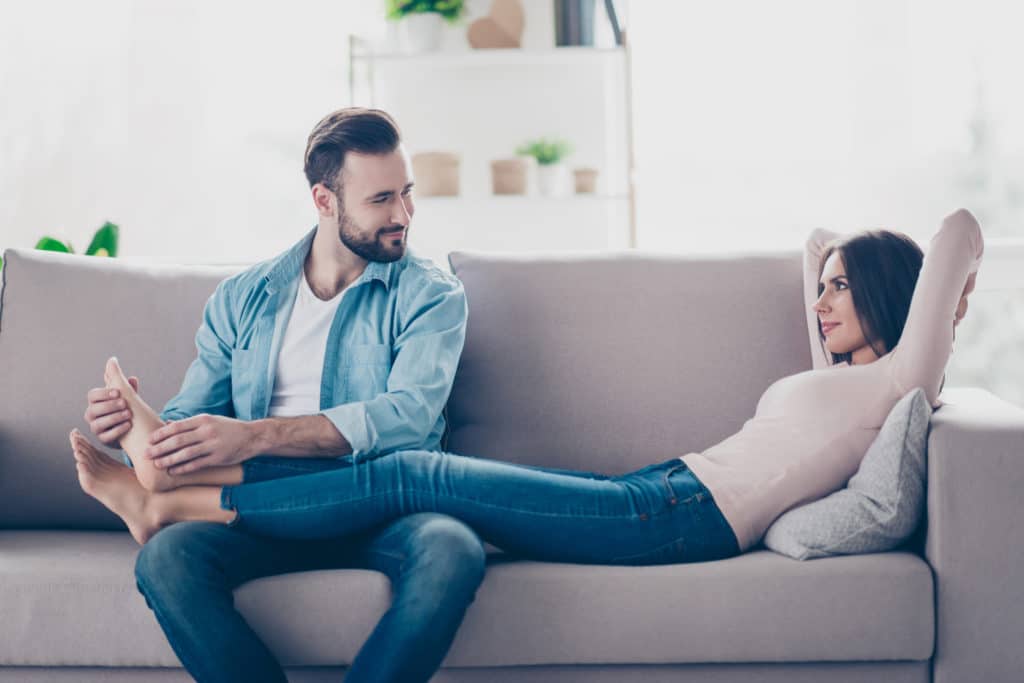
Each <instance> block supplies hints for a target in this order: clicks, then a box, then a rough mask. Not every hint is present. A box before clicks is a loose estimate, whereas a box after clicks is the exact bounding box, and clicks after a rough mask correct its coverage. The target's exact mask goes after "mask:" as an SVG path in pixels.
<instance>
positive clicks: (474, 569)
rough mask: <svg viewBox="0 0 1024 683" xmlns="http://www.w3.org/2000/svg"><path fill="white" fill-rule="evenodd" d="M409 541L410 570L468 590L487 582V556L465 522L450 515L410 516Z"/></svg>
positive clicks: (428, 513) (425, 514)
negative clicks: (464, 586) (462, 585)
mask: <svg viewBox="0 0 1024 683" xmlns="http://www.w3.org/2000/svg"><path fill="white" fill-rule="evenodd" d="M406 521H407V522H408V523H409V524H411V525H412V527H413V528H412V530H411V532H410V535H409V538H408V541H407V542H408V558H409V559H408V562H407V567H408V568H409V569H415V570H416V571H417V572H422V573H423V578H424V579H427V577H428V575H429V577H430V578H432V579H433V580H435V581H437V582H439V583H445V584H447V583H450V582H451V581H453V580H458V581H460V582H462V583H463V584H464V585H466V587H467V588H469V587H472V589H475V588H476V586H477V585H478V584H479V583H480V581H482V580H483V575H484V569H485V566H486V562H487V555H486V553H485V552H484V547H483V543H482V542H481V541H480V538H479V537H478V536H477V535H476V533H475V532H474V531H473V530H472V529H470V528H469V527H468V526H466V524H464V523H463V522H461V521H459V520H457V519H455V518H453V517H448V516H447V515H441V514H436V513H430V512H427V513H420V514H416V515H410V516H409V517H408V518H407V519H406Z"/></svg>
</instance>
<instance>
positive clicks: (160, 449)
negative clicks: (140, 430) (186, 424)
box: [146, 429, 202, 464]
mask: <svg viewBox="0 0 1024 683" xmlns="http://www.w3.org/2000/svg"><path fill="white" fill-rule="evenodd" d="M201 442H202V439H201V438H200V437H199V434H198V433H197V432H196V431H195V430H194V429H193V430H192V431H188V432H185V433H184V434H175V435H174V436H172V437H170V438H167V439H164V440H163V441H161V442H160V443H158V444H156V445H155V446H154V445H150V446H149V447H147V448H146V457H148V458H152V459H154V460H155V459H157V458H162V457H164V456H166V455H168V454H173V453H175V451H180V450H182V449H186V448H188V447H189V446H192V445H194V444H198V443H201ZM171 464H173V463H171Z"/></svg>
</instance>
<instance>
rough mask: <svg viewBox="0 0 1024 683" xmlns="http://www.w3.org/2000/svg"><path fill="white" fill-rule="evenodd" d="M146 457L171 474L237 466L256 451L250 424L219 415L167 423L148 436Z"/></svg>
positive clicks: (195, 416)
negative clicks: (214, 467)
mask: <svg viewBox="0 0 1024 683" xmlns="http://www.w3.org/2000/svg"><path fill="white" fill-rule="evenodd" d="M149 443H150V444H151V445H150V446H149V447H148V448H147V449H146V457H147V458H151V459H152V460H153V463H154V464H155V465H156V466H157V467H158V468H159V469H167V471H168V472H169V473H170V474H174V475H177V474H185V473H186V472H194V471H196V470H198V469H201V468H203V467H213V466H219V465H237V464H238V463H240V462H242V461H243V460H248V459H249V458H251V457H252V456H254V455H257V454H258V453H259V450H258V448H257V446H256V433H255V430H254V429H253V428H252V423H250V422H245V421H243V420H235V419H233V418H230V417H221V416H220V415H207V414H205V413H204V414H201V415H194V416H192V417H189V418H186V419H184V420H179V421H177V422H174V421H172V422H168V423H167V424H165V425H164V426H163V427H161V428H160V429H158V430H156V431H155V432H153V434H152V435H150V437H149Z"/></svg>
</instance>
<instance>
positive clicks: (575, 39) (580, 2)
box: [555, 0, 595, 46]
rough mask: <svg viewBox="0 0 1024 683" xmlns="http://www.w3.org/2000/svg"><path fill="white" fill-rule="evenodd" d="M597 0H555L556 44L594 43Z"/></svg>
mask: <svg viewBox="0 0 1024 683" xmlns="http://www.w3.org/2000/svg"><path fill="white" fill-rule="evenodd" d="M594 2H595V0H555V45H558V46H566V45H593V44H594Z"/></svg>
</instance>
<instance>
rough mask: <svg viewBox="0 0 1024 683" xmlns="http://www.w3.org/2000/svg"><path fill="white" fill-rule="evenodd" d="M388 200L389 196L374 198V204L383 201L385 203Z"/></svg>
mask: <svg viewBox="0 0 1024 683" xmlns="http://www.w3.org/2000/svg"><path fill="white" fill-rule="evenodd" d="M387 200H388V198H387V197H381V198H380V199H374V200H373V203H374V204H383V203H384V202H386V201H387Z"/></svg>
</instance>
